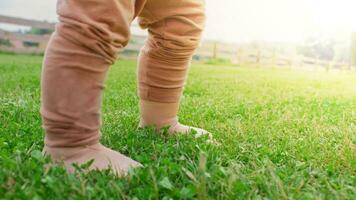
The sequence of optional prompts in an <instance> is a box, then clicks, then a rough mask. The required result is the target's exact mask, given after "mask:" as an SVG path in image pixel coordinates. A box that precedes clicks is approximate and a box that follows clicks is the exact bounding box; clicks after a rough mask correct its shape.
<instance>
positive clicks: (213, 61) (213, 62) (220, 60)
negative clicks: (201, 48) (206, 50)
mask: <svg viewBox="0 0 356 200" xmlns="http://www.w3.org/2000/svg"><path fill="white" fill-rule="evenodd" d="M205 64H208V65H230V64H231V62H230V60H229V59H224V58H217V59H213V58H211V59H209V60H207V61H206V62H205Z"/></svg>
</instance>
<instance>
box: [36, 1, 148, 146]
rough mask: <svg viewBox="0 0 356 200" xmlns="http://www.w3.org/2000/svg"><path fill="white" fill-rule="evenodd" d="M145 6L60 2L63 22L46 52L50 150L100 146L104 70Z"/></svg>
mask: <svg viewBox="0 0 356 200" xmlns="http://www.w3.org/2000/svg"><path fill="white" fill-rule="evenodd" d="M143 2H144V1H136V2H135V1H132V0H90V1H88V0H58V3H57V12H58V15H59V23H58V25H57V27H56V31H55V33H54V34H53V36H52V39H51V41H50V43H49V46H48V48H47V51H46V54H45V61H44V64H43V72H42V83H41V85H42V89H41V91H42V107H41V114H42V117H43V127H44V129H45V133H46V137H45V144H46V145H47V146H49V147H76V146H83V145H92V144H96V143H98V142H99V135H100V134H99V130H100V107H101V92H102V90H103V88H104V80H105V76H106V72H107V70H108V66H109V65H110V64H112V63H113V62H114V61H115V59H116V54H117V52H118V51H119V50H120V49H121V48H123V47H124V46H125V45H126V44H127V42H128V38H129V26H130V23H131V22H132V20H133V18H134V16H135V12H137V11H138V10H141V8H139V7H138V5H139V6H142V5H143Z"/></svg>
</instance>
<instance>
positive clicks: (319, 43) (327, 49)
mask: <svg viewBox="0 0 356 200" xmlns="http://www.w3.org/2000/svg"><path fill="white" fill-rule="evenodd" d="M334 47H335V42H334V41H333V40H332V39H329V40H321V39H318V38H314V37H311V38H308V39H307V40H306V41H305V43H304V45H302V46H299V47H298V49H297V52H298V54H301V55H303V56H306V57H311V58H316V59H321V60H328V61H331V60H333V59H334V56H335V50H334Z"/></svg>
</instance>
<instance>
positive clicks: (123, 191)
mask: <svg viewBox="0 0 356 200" xmlns="http://www.w3.org/2000/svg"><path fill="white" fill-rule="evenodd" d="M41 62H42V57H36V56H20V55H0V199H352V198H355V196H356V187H355V186H356V159H355V157H356V156H355V154H356V153H355V148H356V147H355V144H356V134H355V133H356V129H355V127H356V74H355V73H350V72H342V73H338V74H335V73H320V72H318V73H316V72H301V71H299V72H296V71H289V70H277V69H262V68H259V69H256V68H247V67H233V66H214V65H203V64H194V65H193V67H192V68H191V71H190V78H189V80H188V83H187V86H186V89H185V92H184V98H183V100H182V107H181V111H180V119H181V121H182V122H183V123H186V124H189V125H194V126H199V127H204V128H206V129H207V130H209V131H211V132H212V133H214V137H215V139H216V140H217V141H218V142H219V143H220V145H214V144H207V143H206V142H204V139H194V138H193V137H192V136H180V137H168V136H164V135H157V134H155V133H154V132H153V131H152V130H149V129H146V130H137V123H138V119H139V117H138V107H137V102H138V98H137V95H136V78H135V65H136V63H135V62H133V61H119V62H118V63H117V64H116V65H115V66H113V67H112V68H111V70H110V75H109V78H108V80H107V89H106V91H105V96H104V102H103V105H104V107H103V128H102V134H103V137H102V143H104V144H105V145H107V146H110V147H112V148H113V149H115V150H118V151H120V152H122V153H124V154H126V155H128V156H131V157H132V158H134V159H136V160H138V161H139V162H141V163H142V164H143V165H144V168H142V169H139V170H134V171H132V172H131V173H130V175H129V176H127V177H124V178H116V177H114V176H112V175H111V174H110V173H109V172H103V173H100V172H92V173H90V174H87V175H85V174H83V173H81V172H80V170H79V171H78V173H76V174H74V175H69V174H67V173H66V172H65V170H64V169H62V168H60V167H56V168H52V169H50V170H44V168H43V166H44V165H45V164H46V163H48V159H44V158H42V156H41V153H40V151H41V149H42V147H43V141H42V139H43V131H42V129H41V118H40V115H39V107H40V101H39V95H40V90H39V84H40V81H39V79H40V71H41V69H40V68H41Z"/></svg>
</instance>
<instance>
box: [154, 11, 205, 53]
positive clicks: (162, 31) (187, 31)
mask: <svg viewBox="0 0 356 200" xmlns="http://www.w3.org/2000/svg"><path fill="white" fill-rule="evenodd" d="M162 24H164V25H162V26H160V27H151V28H150V36H149V40H148V46H150V47H151V48H149V49H150V50H152V51H157V52H156V54H157V55H158V56H164V57H166V58H169V59H172V60H187V59H189V58H190V57H191V56H192V54H193V53H194V51H195V50H196V48H197V47H198V46H199V45H200V41H201V36H202V32H203V30H204V25H205V14H204V12H203V11H202V12H199V13H195V14H194V15H193V14H192V15H191V16H190V15H188V16H184V17H182V16H174V17H170V18H167V19H165V20H164V22H162Z"/></svg>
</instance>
